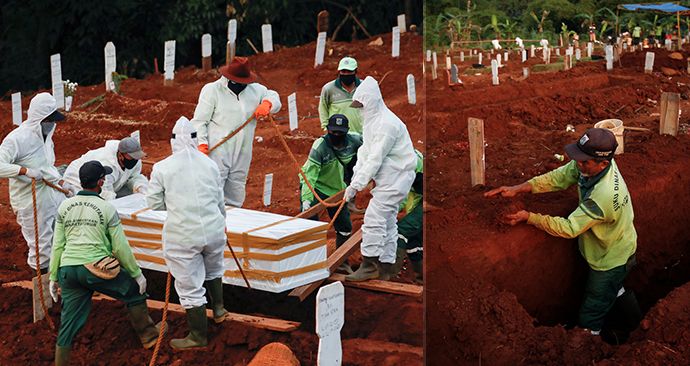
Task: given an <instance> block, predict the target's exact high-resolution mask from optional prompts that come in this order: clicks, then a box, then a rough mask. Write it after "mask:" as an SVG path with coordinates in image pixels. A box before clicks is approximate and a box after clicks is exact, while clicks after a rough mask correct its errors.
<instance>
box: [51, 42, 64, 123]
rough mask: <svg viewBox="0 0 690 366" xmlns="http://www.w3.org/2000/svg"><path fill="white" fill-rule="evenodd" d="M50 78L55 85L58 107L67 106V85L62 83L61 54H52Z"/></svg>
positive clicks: (54, 94)
mask: <svg viewBox="0 0 690 366" xmlns="http://www.w3.org/2000/svg"><path fill="white" fill-rule="evenodd" d="M50 79H51V81H52V85H53V98H55V101H57V108H58V109H60V108H65V86H64V85H63V83H62V64H61V63H60V54H59V53H56V54H54V55H52V56H50Z"/></svg>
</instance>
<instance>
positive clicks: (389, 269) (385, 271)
mask: <svg viewBox="0 0 690 366" xmlns="http://www.w3.org/2000/svg"><path fill="white" fill-rule="evenodd" d="M377 262H378V263H377V264H378V266H379V280H381V281H388V280H390V279H391V278H392V277H394V276H395V275H396V274H397V273H394V272H393V267H395V263H381V262H379V261H377Z"/></svg>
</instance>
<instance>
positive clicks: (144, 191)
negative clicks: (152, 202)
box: [134, 186, 146, 194]
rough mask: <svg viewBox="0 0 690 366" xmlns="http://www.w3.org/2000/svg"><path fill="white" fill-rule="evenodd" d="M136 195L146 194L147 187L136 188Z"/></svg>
mask: <svg viewBox="0 0 690 366" xmlns="http://www.w3.org/2000/svg"><path fill="white" fill-rule="evenodd" d="M134 193H141V194H146V186H139V187H137V188H134Z"/></svg>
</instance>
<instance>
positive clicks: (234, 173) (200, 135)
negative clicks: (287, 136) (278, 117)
mask: <svg viewBox="0 0 690 366" xmlns="http://www.w3.org/2000/svg"><path fill="white" fill-rule="evenodd" d="M227 85H228V79H227V78H226V77H224V76H221V77H220V79H218V80H216V81H214V82H212V83H208V84H206V85H204V87H203V88H202V89H201V93H199V103H198V104H197V106H196V110H194V117H193V118H192V121H191V122H192V125H193V126H194V129H195V130H196V132H197V139H198V143H199V144H200V145H201V144H207V145H208V147H209V149H210V148H211V147H213V146H214V145H215V144H217V143H218V142H220V140H222V139H223V138H224V137H225V136H227V135H229V134H230V133H231V132H233V131H235V130H236V129H237V128H239V127H240V126H241V125H242V124H243V123H244V122H245V121H246V120H247V119H248V118H250V117H251V116H252V115H253V114H254V111H255V110H256V108H257V107H258V106H259V104H261V102H262V101H263V100H268V101H269V102H271V113H276V112H278V111H279V110H280V108H281V104H280V97H279V96H278V93H276V92H275V91H273V90H268V89H267V88H266V87H265V86H263V85H261V84H259V83H251V84H248V85H247V87H246V88H245V89H244V90H242V92H240V95H239V96H238V95H235V93H233V92H232V91H231V90H230V89H229V88H228V86H227ZM255 128H256V121H255V120H254V121H252V122H251V123H249V124H248V125H247V126H246V127H244V128H243V129H242V130H241V131H240V132H238V133H237V134H236V135H235V136H233V137H232V138H231V139H230V140H228V141H226V142H225V143H224V144H223V145H221V146H219V147H218V148H217V149H216V150H214V151H212V152H211V153H210V154H209V157H210V158H211V159H212V160H213V161H215V162H216V164H218V169H219V170H220V178H221V182H222V183H221V185H222V186H223V191H224V195H225V203H226V204H228V205H230V206H233V207H242V204H243V203H244V198H245V184H246V182H247V173H248V172H249V165H250V163H251V161H252V145H253V143H254V129H255Z"/></svg>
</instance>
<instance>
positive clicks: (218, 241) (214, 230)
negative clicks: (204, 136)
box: [146, 117, 228, 349]
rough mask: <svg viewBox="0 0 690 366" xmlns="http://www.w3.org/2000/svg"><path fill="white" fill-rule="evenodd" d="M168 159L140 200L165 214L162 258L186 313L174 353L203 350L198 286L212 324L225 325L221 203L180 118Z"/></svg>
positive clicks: (212, 171)
mask: <svg viewBox="0 0 690 366" xmlns="http://www.w3.org/2000/svg"><path fill="white" fill-rule="evenodd" d="M170 145H171V146H172V155H171V156H169V157H167V158H166V159H164V160H162V161H160V162H158V163H156V164H155V165H154V166H153V171H152V173H151V181H150V183H149V188H148V191H147V195H146V201H147V203H148V206H149V207H150V208H151V209H153V210H161V211H162V210H167V212H168V213H167V218H166V220H165V224H164V225H163V256H164V257H165V261H166V263H167V264H168V268H169V269H170V273H171V274H172V275H173V277H175V290H176V291H177V294H178V295H179V297H180V303H181V304H182V307H183V308H184V309H185V310H186V312H187V323H188V324H189V334H188V335H187V337H185V338H183V339H173V340H171V341H170V346H171V347H172V348H174V349H188V348H196V347H205V346H206V345H207V344H208V339H207V334H208V331H207V329H208V324H207V321H206V297H205V296H204V294H205V291H204V282H205V284H206V287H207V289H208V291H209V293H210V298H211V308H212V309H213V319H214V321H215V322H216V323H220V322H222V321H223V320H225V318H226V316H227V315H228V312H227V311H226V310H225V307H224V306H223V282H222V276H223V269H224V264H223V251H224V249H225V245H226V240H227V238H226V236H225V203H224V199H223V189H222V188H221V187H222V186H223V185H222V184H221V178H220V172H219V171H218V166H217V165H216V163H215V162H213V160H211V159H210V158H208V157H207V156H206V155H205V154H203V153H201V152H199V151H198V150H197V141H196V132H195V131H194V128H193V127H192V124H191V123H190V122H189V120H188V119H187V118H185V117H181V118H180V119H179V120H177V122H176V123H175V127H173V131H172V138H171V140H170Z"/></svg>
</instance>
